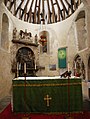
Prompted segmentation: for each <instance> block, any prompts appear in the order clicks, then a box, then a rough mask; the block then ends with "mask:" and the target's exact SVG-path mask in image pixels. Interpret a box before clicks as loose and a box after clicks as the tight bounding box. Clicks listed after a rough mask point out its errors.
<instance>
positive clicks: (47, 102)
mask: <svg viewBox="0 0 90 119" xmlns="http://www.w3.org/2000/svg"><path fill="white" fill-rule="evenodd" d="M51 99H52V98H51V97H49V95H46V97H44V100H45V101H46V104H47V107H49V106H50V105H49V103H50V100H51Z"/></svg>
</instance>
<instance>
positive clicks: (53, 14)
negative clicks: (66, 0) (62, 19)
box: [51, 0, 55, 23]
mask: <svg viewBox="0 0 90 119" xmlns="http://www.w3.org/2000/svg"><path fill="white" fill-rule="evenodd" d="M51 5H52V22H53V23H54V22H55V9H54V6H53V1H52V0H51Z"/></svg>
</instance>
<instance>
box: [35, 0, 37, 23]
mask: <svg viewBox="0 0 90 119" xmlns="http://www.w3.org/2000/svg"><path fill="white" fill-rule="evenodd" d="M36 8H37V0H36V2H35V8H34V23H36V17H37V15H36V12H37V11H36V10H37V9H36Z"/></svg>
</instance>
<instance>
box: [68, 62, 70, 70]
mask: <svg viewBox="0 0 90 119" xmlns="http://www.w3.org/2000/svg"><path fill="white" fill-rule="evenodd" d="M69 68H70V66H69V62H68V71H69V70H70V69H69Z"/></svg>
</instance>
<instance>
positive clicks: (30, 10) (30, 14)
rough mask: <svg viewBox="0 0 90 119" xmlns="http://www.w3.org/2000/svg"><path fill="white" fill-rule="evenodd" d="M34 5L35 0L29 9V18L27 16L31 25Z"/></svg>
mask: <svg viewBox="0 0 90 119" xmlns="http://www.w3.org/2000/svg"><path fill="white" fill-rule="evenodd" d="M33 3H34V0H32V2H31V6H30V8H29V11H28V16H27V21H28V20H29V22H30V23H31V19H32V6H33Z"/></svg>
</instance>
